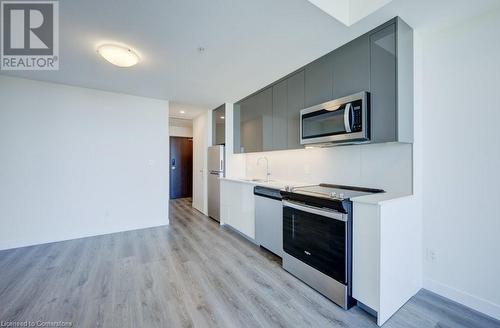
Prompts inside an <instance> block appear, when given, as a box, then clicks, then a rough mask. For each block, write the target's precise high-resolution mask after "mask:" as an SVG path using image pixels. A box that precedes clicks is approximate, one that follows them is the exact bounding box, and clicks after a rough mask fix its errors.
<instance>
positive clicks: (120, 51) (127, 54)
mask: <svg viewBox="0 0 500 328" xmlns="http://www.w3.org/2000/svg"><path fill="white" fill-rule="evenodd" d="M97 53H98V54H99V55H101V56H102V58H104V59H106V60H107V61H108V62H110V63H111V64H113V65H116V66H118V67H131V66H134V65H136V64H137V63H138V62H139V56H138V55H137V54H136V53H135V52H134V51H133V50H132V49H130V48H127V47H123V46H119V45H115V44H104V45H102V46H100V47H99V48H97Z"/></svg>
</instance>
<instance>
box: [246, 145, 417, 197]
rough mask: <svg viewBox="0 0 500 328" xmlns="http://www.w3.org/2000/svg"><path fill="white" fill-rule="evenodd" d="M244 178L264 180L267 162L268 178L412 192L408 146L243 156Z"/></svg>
mask: <svg viewBox="0 0 500 328" xmlns="http://www.w3.org/2000/svg"><path fill="white" fill-rule="evenodd" d="M245 156H246V176H247V177H253V178H265V175H266V167H265V161H260V165H257V161H258V159H259V158H260V157H263V156H265V157H267V158H268V159H269V168H270V171H271V179H275V180H285V181H296V182H304V183H332V184H344V185H354V186H363V187H371V188H381V189H384V190H386V191H390V192H398V193H399V192H400V193H406V194H411V193H412V145H411V144H398V143H388V144H374V145H356V146H342V147H331V148H315V149H299V150H286V151H274V152H265V153H249V154H246V155H245Z"/></svg>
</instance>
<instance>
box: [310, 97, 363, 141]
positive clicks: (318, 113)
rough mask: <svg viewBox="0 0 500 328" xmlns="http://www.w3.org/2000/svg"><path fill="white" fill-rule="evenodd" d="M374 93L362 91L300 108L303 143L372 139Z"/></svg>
mask: <svg viewBox="0 0 500 328" xmlns="http://www.w3.org/2000/svg"><path fill="white" fill-rule="evenodd" d="M369 103H370V94H369V93H368V92H359V93H356V94H354V95H351V96H347V97H343V98H339V99H335V100H332V101H328V102H326V103H323V104H319V105H316V106H312V107H309V108H306V109H303V110H301V111H300V143H301V144H302V145H308V144H332V145H335V144H352V143H361V142H367V141H369V140H370V122H369V107H370V105H369Z"/></svg>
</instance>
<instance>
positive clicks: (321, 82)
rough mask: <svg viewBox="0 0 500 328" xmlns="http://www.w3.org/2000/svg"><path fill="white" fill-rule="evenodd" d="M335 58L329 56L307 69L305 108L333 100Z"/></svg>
mask: <svg viewBox="0 0 500 328" xmlns="http://www.w3.org/2000/svg"><path fill="white" fill-rule="evenodd" d="M332 72H333V56H332V54H331V53H330V54H328V55H326V56H323V57H321V58H319V59H317V60H315V61H314V62H312V63H311V64H309V65H307V66H306V67H305V107H310V106H314V105H317V104H320V103H323V102H325V101H329V100H332V90H333V73H332Z"/></svg>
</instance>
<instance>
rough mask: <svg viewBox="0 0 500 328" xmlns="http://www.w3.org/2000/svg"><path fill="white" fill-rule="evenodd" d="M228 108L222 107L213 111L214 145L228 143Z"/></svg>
mask: <svg viewBox="0 0 500 328" xmlns="http://www.w3.org/2000/svg"><path fill="white" fill-rule="evenodd" d="M225 115H226V106H225V105H222V106H219V107H217V108H216V109H214V110H213V111H212V144H213V145H214V146H215V145H224V144H225V143H226V120H225V119H226V117H225Z"/></svg>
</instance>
